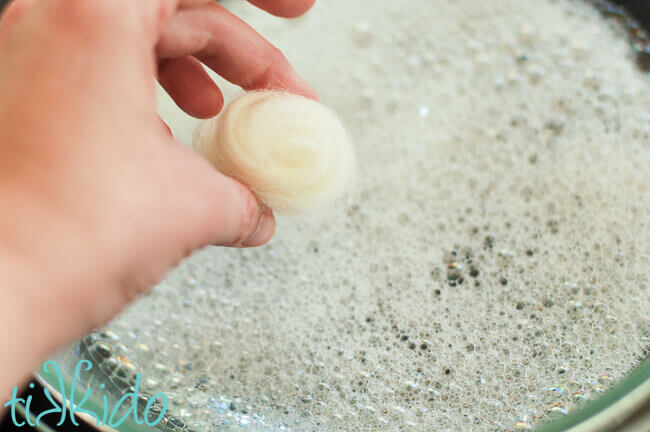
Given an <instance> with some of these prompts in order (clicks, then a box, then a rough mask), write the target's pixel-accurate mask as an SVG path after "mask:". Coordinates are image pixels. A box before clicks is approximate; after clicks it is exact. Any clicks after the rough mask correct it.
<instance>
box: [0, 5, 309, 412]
mask: <svg viewBox="0 0 650 432" xmlns="http://www.w3.org/2000/svg"><path fill="white" fill-rule="evenodd" d="M250 2H251V3H252V4H254V5H255V6H258V7H260V8H262V9H265V10H267V11H268V12H270V13H272V14H274V15H278V16H284V17H295V16H298V15H301V14H302V13H304V12H306V11H307V10H308V9H309V8H310V7H311V6H312V4H313V0H251V1H250ZM201 63H203V64H205V65H206V66H208V67H209V68H211V69H213V70H214V71H215V72H217V73H219V74H220V75H221V76H223V77H224V78H226V79H227V80H229V81H231V82H233V83H235V84H237V85H240V86H241V87H242V88H244V89H258V88H282V89H285V90H288V91H291V92H295V93H298V94H302V95H305V96H307V97H311V98H316V97H317V96H316V93H315V92H314V90H313V89H312V88H311V87H310V86H309V85H308V84H307V83H306V82H305V81H304V80H303V79H302V78H301V77H300V76H298V74H297V73H296V72H295V71H294V70H293V69H292V67H291V66H290V65H289V63H288V62H287V60H286V59H285V58H284V56H283V55H282V53H280V51H278V50H277V49H276V48H274V47H273V46H272V45H271V44H269V43H268V42H267V41H266V40H264V38H262V37H261V36H260V35H259V34H257V33H256V32H255V31H254V30H253V29H252V28H250V27H249V26H247V25H246V24H245V23H244V22H243V21H241V20H239V19H238V18H236V17H235V16H234V15H232V14H230V13H229V12H227V11H226V10H225V9H223V8H222V7H221V6H219V5H218V4H217V3H214V2H212V1H209V0H208V1H205V0H138V1H133V0H93V1H88V0H17V1H14V2H13V3H12V4H10V6H8V8H7V9H6V10H5V11H4V13H3V16H2V20H1V21H0V299H1V300H0V341H2V345H1V346H2V348H0V400H5V399H4V398H3V397H2V395H6V398H7V399H8V398H9V394H10V389H11V387H13V386H14V385H19V384H20V382H21V380H23V379H25V377H27V376H28V375H29V373H30V371H32V370H33V369H34V368H35V367H37V366H38V364H39V363H40V362H41V361H43V360H44V359H45V358H46V357H47V356H48V355H49V354H51V353H52V352H53V351H54V350H56V349H57V348H60V347H61V346H63V345H65V344H66V343H69V342H71V341H73V340H75V339H76V338H78V337H80V336H81V335H82V334H84V333H85V332H87V331H88V330H90V329H92V328H95V327H98V326H100V325H102V324H103V323H105V322H107V321H108V320H109V319H110V318H111V317H113V316H114V315H115V314H116V313H117V312H119V311H120V310H121V309H122V308H123V307H125V306H126V305H127V304H128V303H129V302H131V301H132V300H133V299H135V298H136V297H137V296H138V295H140V294H142V293H144V292H146V291H147V290H148V289H150V288H151V287H152V286H153V285H154V284H155V283H157V282H158V281H160V280H161V279H162V278H163V277H164V276H165V274H166V272H167V271H168V270H169V269H170V268H172V267H174V266H175V265H177V264H178V263H179V261H180V260H182V259H183V258H185V257H187V256H188V255H189V254H191V253H192V252H193V251H194V250H196V249H199V248H202V247H204V246H208V245H219V246H233V247H252V246H260V245H263V244H265V243H266V242H268V241H269V240H270V238H271V237H272V235H273V232H274V230H275V219H274V217H273V215H272V214H271V213H270V212H268V210H265V209H263V208H262V207H261V206H260V205H259V204H258V201H257V199H256V198H255V196H254V195H253V193H252V192H251V191H250V190H249V189H247V188H246V187H244V186H243V185H242V184H240V183H238V182H236V181H234V180H232V179H230V178H228V177H225V176H223V175H221V174H220V173H218V172H217V171H215V170H214V169H213V168H212V167H211V166H210V165H209V164H208V163H207V162H206V161H205V160H204V159H203V158H201V157H200V156H198V155H197V154H196V153H195V152H193V151H191V150H189V149H187V148H186V147H185V146H183V145H181V144H180V143H178V142H176V141H175V140H174V138H173V137H172V135H171V134H170V132H169V128H167V127H166V125H164V124H163V123H162V121H161V120H160V119H159V117H158V115H157V114H156V90H155V83H154V80H153V79H152V77H153V76H156V77H157V78H158V80H159V82H160V83H161V85H162V86H163V87H164V88H165V89H166V91H167V92H168V93H169V94H170V95H171V96H172V98H173V99H174V100H175V101H176V103H177V104H178V105H179V106H180V107H181V108H182V109H183V110H185V111H186V112H187V113H189V114H190V115H193V116H195V117H199V118H209V117H212V116H214V115H216V114H218V112H219V110H220V109H221V107H222V106H223V96H222V94H221V92H220V90H219V88H218V87H217V86H216V84H215V83H214V82H213V81H212V80H211V79H210V78H209V77H208V75H207V74H206V73H205V71H204V70H203V68H202V66H201Z"/></svg>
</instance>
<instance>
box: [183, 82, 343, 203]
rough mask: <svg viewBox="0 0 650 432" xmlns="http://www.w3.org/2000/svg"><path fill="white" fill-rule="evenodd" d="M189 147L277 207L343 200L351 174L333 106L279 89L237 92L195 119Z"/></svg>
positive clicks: (263, 200) (340, 124) (340, 201)
mask: <svg viewBox="0 0 650 432" xmlns="http://www.w3.org/2000/svg"><path fill="white" fill-rule="evenodd" d="M194 147H195V148H196V149H197V150H198V151H199V152H200V153H202V154H203V155H204V156H205V157H206V158H207V159H208V160H209V161H210V162H211V163H212V164H213V165H214V166H215V168H217V169H218V170H219V171H221V172H222V173H223V174H225V175H227V176H229V177H232V178H235V179H237V180H239V181H240V182H241V183H243V184H245V185H246V186H248V187H249V188H250V189H251V190H252V191H253V192H254V193H255V194H256V195H257V197H258V198H259V199H260V201H261V202H262V203H263V204H265V205H267V206H268V207H270V208H272V209H273V210H274V211H277V212H282V213H289V214H295V213H302V212H308V211H313V210H318V209H322V208H324V207H327V206H333V205H335V204H336V203H344V202H345V201H346V199H347V198H348V193H349V190H350V187H351V184H352V183H353V178H354V174H355V163H354V151H353V148H352V144H351V142H350V139H349V138H348V135H347V133H346V131H345V128H344V127H343V124H342V123H341V121H340V120H339V118H338V117H337V116H336V114H334V112H332V111H331V110H330V109H329V108H327V107H325V106H324V105H322V104H320V103H318V102H315V101H313V100H311V99H307V98H305V97H302V96H298V95H294V94H290V93H285V92H278V91H252V92H248V93H244V94H243V95H242V96H240V97H239V98H237V99H235V100H234V101H233V102H231V103H230V104H229V105H228V106H227V107H226V109H225V110H224V111H223V112H222V114H221V115H220V116H219V117H217V118H216V119H213V120H209V121H206V122H203V123H202V124H201V125H200V126H199V128H198V129H197V133H196V134H195V137H194Z"/></svg>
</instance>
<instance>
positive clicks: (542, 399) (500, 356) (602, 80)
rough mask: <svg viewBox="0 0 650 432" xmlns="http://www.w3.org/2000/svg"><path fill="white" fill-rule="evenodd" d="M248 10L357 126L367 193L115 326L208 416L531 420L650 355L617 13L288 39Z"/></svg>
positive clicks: (534, 6)
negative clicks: (614, 23)
mask: <svg viewBox="0 0 650 432" xmlns="http://www.w3.org/2000/svg"><path fill="white" fill-rule="evenodd" d="M228 5H229V6H230V5H232V7H233V8H234V9H235V11H236V12H237V13H238V14H240V15H241V16H243V17H244V18H245V19H246V20H248V21H249V22H250V23H251V24H252V25H254V26H255V27H256V28H257V29H258V30H260V31H261V32H262V33H264V34H265V35H267V36H268V37H269V38H270V39H271V40H272V41H273V42H274V43H276V44H277V45H278V46H279V47H280V48H282V49H283V50H284V52H285V53H286V54H287V55H288V56H289V58H290V59H291V60H292V61H293V62H294V63H295V64H296V65H297V68H298V70H299V71H300V72H301V73H302V74H303V75H305V76H306V77H307V78H308V79H309V80H310V82H312V83H313V84H314V87H315V88H317V89H318V90H319V93H320V95H321V97H322V99H323V100H324V101H325V103H327V104H328V105H330V106H332V107H333V108H334V109H335V110H336V111H337V112H338V113H340V114H341V116H342V117H343V119H344V120H345V122H346V124H348V125H349V133H350V135H351V137H352V139H353V140H354V142H355V144H356V145H357V151H358V154H359V155H363V157H360V158H359V171H360V174H359V178H360V182H359V183H360V184H359V188H360V199H359V204H358V206H357V207H355V208H354V209H353V211H352V212H351V214H350V215H348V216H342V215H339V216H336V215H334V216H331V217H328V218H326V219H317V218H312V219H310V220H305V221H300V222H295V221H287V220H286V219H283V218H279V221H278V232H277V234H276V237H275V239H274V240H273V241H272V242H271V244H270V245H269V246H267V247H264V248H261V249H256V250H243V251H240V250H229V249H215V248H211V249H209V250H205V251H202V252H200V253H198V254H196V255H195V256H194V257H192V258H191V259H189V260H187V261H186V262H184V263H183V265H181V266H180V268H179V269H178V270H176V271H175V272H174V273H173V274H171V275H170V277H169V278H168V279H167V280H166V281H165V282H164V283H162V284H161V285H160V286H159V287H157V288H156V289H155V290H154V292H153V293H152V294H151V295H150V296H148V297H146V298H144V299H142V300H141V301H139V302H138V303H137V304H136V305H134V306H133V307H132V308H131V309H130V310H129V311H127V312H126V313H125V314H124V315H123V316H122V317H121V318H120V319H119V320H117V321H116V322H115V323H114V324H113V327H114V328H115V329H116V331H117V332H118V333H120V334H124V335H125V336H123V340H124V344H125V345H126V346H127V347H128V348H129V349H130V352H129V354H128V355H129V356H130V357H132V358H133V359H134V360H135V361H136V362H137V363H139V364H141V365H143V366H142V367H143V368H144V371H145V373H146V374H148V375H149V376H151V377H152V378H155V379H157V380H159V382H160V388H161V389H163V390H164V391H166V392H167V393H168V394H170V395H171V396H172V398H176V400H177V404H176V405H174V404H172V405H171V406H170V409H173V410H176V412H177V413H179V412H182V414H178V415H179V416H180V417H181V418H182V419H183V421H184V422H185V423H187V424H188V425H189V426H190V427H191V428H194V429H196V430H206V429H210V428H211V427H214V426H211V425H213V424H216V423H218V422H222V421H224V420H223V419H224V418H226V419H230V421H231V427H232V428H233V429H237V428H240V429H242V430H249V429H254V426H253V425H260V424H262V423H264V425H266V426H265V427H268V428H269V429H271V430H281V429H282V428H283V427H284V428H285V429H289V430H301V431H303V430H304V431H316V430H317V431H375V430H403V431H428V430H437V431H443V430H444V431H467V430H477V431H483V430H514V429H515V427H517V428H521V429H523V428H526V427H528V426H530V425H531V424H533V423H534V422H535V421H537V419H538V418H539V417H541V418H542V419H546V418H549V417H552V416H555V415H561V414H562V413H563V412H564V410H571V409H573V408H574V407H575V406H578V405H579V404H580V400H582V399H581V398H582V396H581V395H585V397H587V398H593V397H595V396H597V395H598V394H599V393H600V391H602V390H603V389H604V388H606V387H607V386H608V385H609V384H611V382H613V381H615V380H616V379H619V378H620V377H622V376H623V375H624V374H625V373H627V372H628V371H629V370H630V368H632V367H633V366H635V365H636V364H638V362H639V358H640V356H642V355H644V354H643V353H644V349H647V347H648V345H649V343H648V342H649V339H648V335H649V332H650V329H649V321H648V318H647V313H648V310H650V304H649V299H650V296H649V295H648V269H649V268H650V262H649V258H648V251H649V250H650V239H649V230H648V226H649V223H650V220H649V219H650V193H648V185H649V184H650V174H649V173H650V135H649V134H650V114H649V112H648V106H649V99H648V98H649V97H650V96H649V95H650V88H649V87H650V86H649V80H648V77H647V76H643V75H641V74H640V73H639V72H638V70H637V69H636V68H635V66H634V63H633V61H632V56H631V49H630V47H629V46H628V45H627V43H626V42H625V39H624V38H622V37H619V36H618V35H617V33H616V31H615V30H612V29H610V28H608V25H607V24H606V23H605V22H604V21H602V20H601V18H600V17H599V15H598V13H597V12H596V11H595V10H592V8H591V7H590V6H589V5H587V4H583V3H582V2H576V1H569V0H566V1H564V0H563V1H550V0H545V1H540V2H535V3H530V2H525V4H524V3H523V2H520V1H517V0H502V1H499V2H485V1H478V0H471V1H469V0H468V1H464V2H431V1H429V0H411V1H409V2H382V5H381V7H377V6H376V2H374V1H371V0H363V1H361V0H360V1H357V2H349V1H343V0H339V1H335V0H330V1H320V2H317V4H316V6H315V9H314V10H313V11H312V13H311V14H310V15H308V16H307V17H306V18H305V19H302V20H298V21H294V22H292V23H289V24H287V23H285V22H279V21H277V20H274V19H272V18H268V17H266V16H264V15H263V14H261V13H257V12H256V11H254V10H253V9H252V8H248V7H246V6H245V5H244V4H243V2H242V4H239V3H237V4H233V3H228ZM234 94H236V90H235V89H232V88H230V87H228V86H226V95H227V96H226V97H227V98H230V97H232V95H234ZM167 103H168V102H167V101H165V102H164V104H167ZM164 107H165V109H164V110H163V115H164V117H165V118H166V119H167V120H169V121H170V122H171V124H172V126H173V127H174V129H175V131H176V132H178V133H179V134H180V136H181V137H182V138H184V139H185V140H186V142H189V140H190V139H191V131H192V129H193V128H194V123H192V122H190V121H189V120H187V119H186V118H185V117H182V116H181V115H180V114H177V113H176V111H172V110H171V109H170V108H166V107H167V105H164ZM452 251H455V254H454V253H453V252H452ZM476 271H478V274H476ZM472 275H476V277H474V276H472ZM461 279H462V283H461ZM129 332H131V333H132V334H131V335H130V336H129ZM139 342H142V343H145V344H147V345H149V347H150V349H151V351H150V353H149V354H148V356H144V355H142V354H139V351H137V349H136V348H133V347H134V346H135V344H136V343H139ZM646 353H647V351H646ZM187 360H190V361H191V368H188V367H187V363H186V361H187ZM156 364H160V365H164V366H165V367H167V368H168V369H167V370H171V371H174V372H173V373H171V372H168V373H161V372H160V370H161V369H160V368H158V366H156ZM182 365H185V366H182ZM206 376H207V378H208V379H207V381H206V380H203V381H205V382H206V384H205V385H202V386H197V382H198V380H199V379H204V378H205V377H206ZM612 377H613V378H612ZM222 397H223V398H227V399H228V400H231V401H233V403H234V405H235V407H236V409H235V410H232V411H231V410H230V409H227V408H226V409H225V410H221V408H219V407H223V405H222V399H221V398H222ZM181 410H182V411H181ZM227 415H229V416H230V417H227ZM241 419H243V422H242V420H241ZM517 422H520V424H519V425H517ZM255 427H257V426H255ZM260 428H261V426H260Z"/></svg>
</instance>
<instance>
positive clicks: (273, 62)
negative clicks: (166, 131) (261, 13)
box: [157, 3, 318, 99]
mask: <svg viewBox="0 0 650 432" xmlns="http://www.w3.org/2000/svg"><path fill="white" fill-rule="evenodd" d="M157 52H158V55H159V56H160V57H162V58H174V57H180V56H184V55H188V54H192V55H194V56H195V57H196V58H198V59H199V60H201V61H202V62H203V63H204V64H205V65H207V66H208V67H210V68H211V69H212V70H214V71H215V72H217V73H218V74H219V75H221V76H222V77H224V78H225V79H226V80H228V81H230V82H232V83H234V84H237V85H239V86H240V87H242V88H243V89H245V90H254V89H277V90H284V91H288V92H292V93H296V94H299V95H303V96H306V97H309V98H313V99H317V98H318V95H317V94H316V92H315V91H314V89H313V88H312V87H311V86H310V85H309V84H308V83H307V82H306V81H305V80H304V79H303V78H302V77H301V76H300V75H298V73H297V72H296V71H295V70H294V69H293V67H292V66H291V65H290V64H289V62H288V61H287V59H286V58H285V57H284V55H282V53H281V52H280V51H279V50H278V49H277V48H275V47H274V46H273V45H271V44H270V43H269V42H268V41H266V40H265V39H264V38H263V37H262V36H261V35H260V34H259V33H257V32H256V31H255V30H253V29H252V28H251V27H249V26H248V25H247V24H246V23H245V22H243V21H242V20H240V19H239V18H237V17H236V16H235V15H233V14H231V13H230V12H228V11H227V10H226V9H224V8H223V7H221V6H219V5H218V4H216V3H212V4H210V5H207V6H204V7H202V8H195V9H188V10H181V11H179V12H178V13H177V14H176V15H175V16H174V17H173V18H172V19H171V20H170V21H169V23H168V25H167V26H166V28H165V30H164V32H163V35H162V38H161V39H160V41H159V44H158V47H157Z"/></svg>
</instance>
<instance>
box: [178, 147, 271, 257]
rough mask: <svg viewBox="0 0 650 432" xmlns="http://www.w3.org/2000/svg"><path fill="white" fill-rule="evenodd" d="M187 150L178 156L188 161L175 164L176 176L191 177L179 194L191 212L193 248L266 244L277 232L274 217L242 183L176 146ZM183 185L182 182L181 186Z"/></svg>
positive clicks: (187, 210)
mask: <svg viewBox="0 0 650 432" xmlns="http://www.w3.org/2000/svg"><path fill="white" fill-rule="evenodd" d="M174 148H177V149H179V150H181V152H183V153H186V154H185V155H184V157H182V158H177V162H179V161H180V160H184V161H186V162H185V163H181V164H178V165H176V166H177V169H178V170H179V171H176V172H177V177H176V178H179V177H180V178H186V179H187V178H188V174H189V177H190V179H191V180H190V179H188V180H189V182H187V183H185V182H182V183H185V184H183V185H182V186H181V187H182V190H181V191H179V192H178V193H179V194H180V195H182V196H184V197H185V198H188V199H190V201H189V202H188V201H186V200H182V201H184V202H185V204H181V206H182V207H183V208H182V209H181V211H182V213H183V214H185V215H187V214H192V215H194V217H193V218H192V220H193V221H194V224H193V225H190V226H188V228H189V229H190V230H191V234H190V237H191V238H192V239H193V246H194V248H201V247H203V246H207V245H215V246H231V247H254V246H262V245H264V244H266V243H267V242H268V241H269V240H271V237H273V233H274V232H275V217H274V216H273V213H272V211H271V210H270V209H268V208H267V207H266V206H264V205H263V204H262V203H260V201H259V200H258V199H257V197H256V196H255V194H254V193H253V192H252V191H251V190H250V189H249V188H248V187H246V186H244V185H243V184H242V183H240V182H238V181H237V180H235V179H232V178H230V177H227V176H225V175H224V174H222V173H220V172H219V171H217V170H216V169H214V168H213V167H212V165H210V163H209V162H208V161H207V160H206V159H205V158H203V157H202V156H200V155H199V154H197V153H196V152H195V151H194V150H191V149H189V148H187V147H184V146H181V145H180V144H179V146H178V147H177V146H174ZM179 186H180V185H179Z"/></svg>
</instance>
